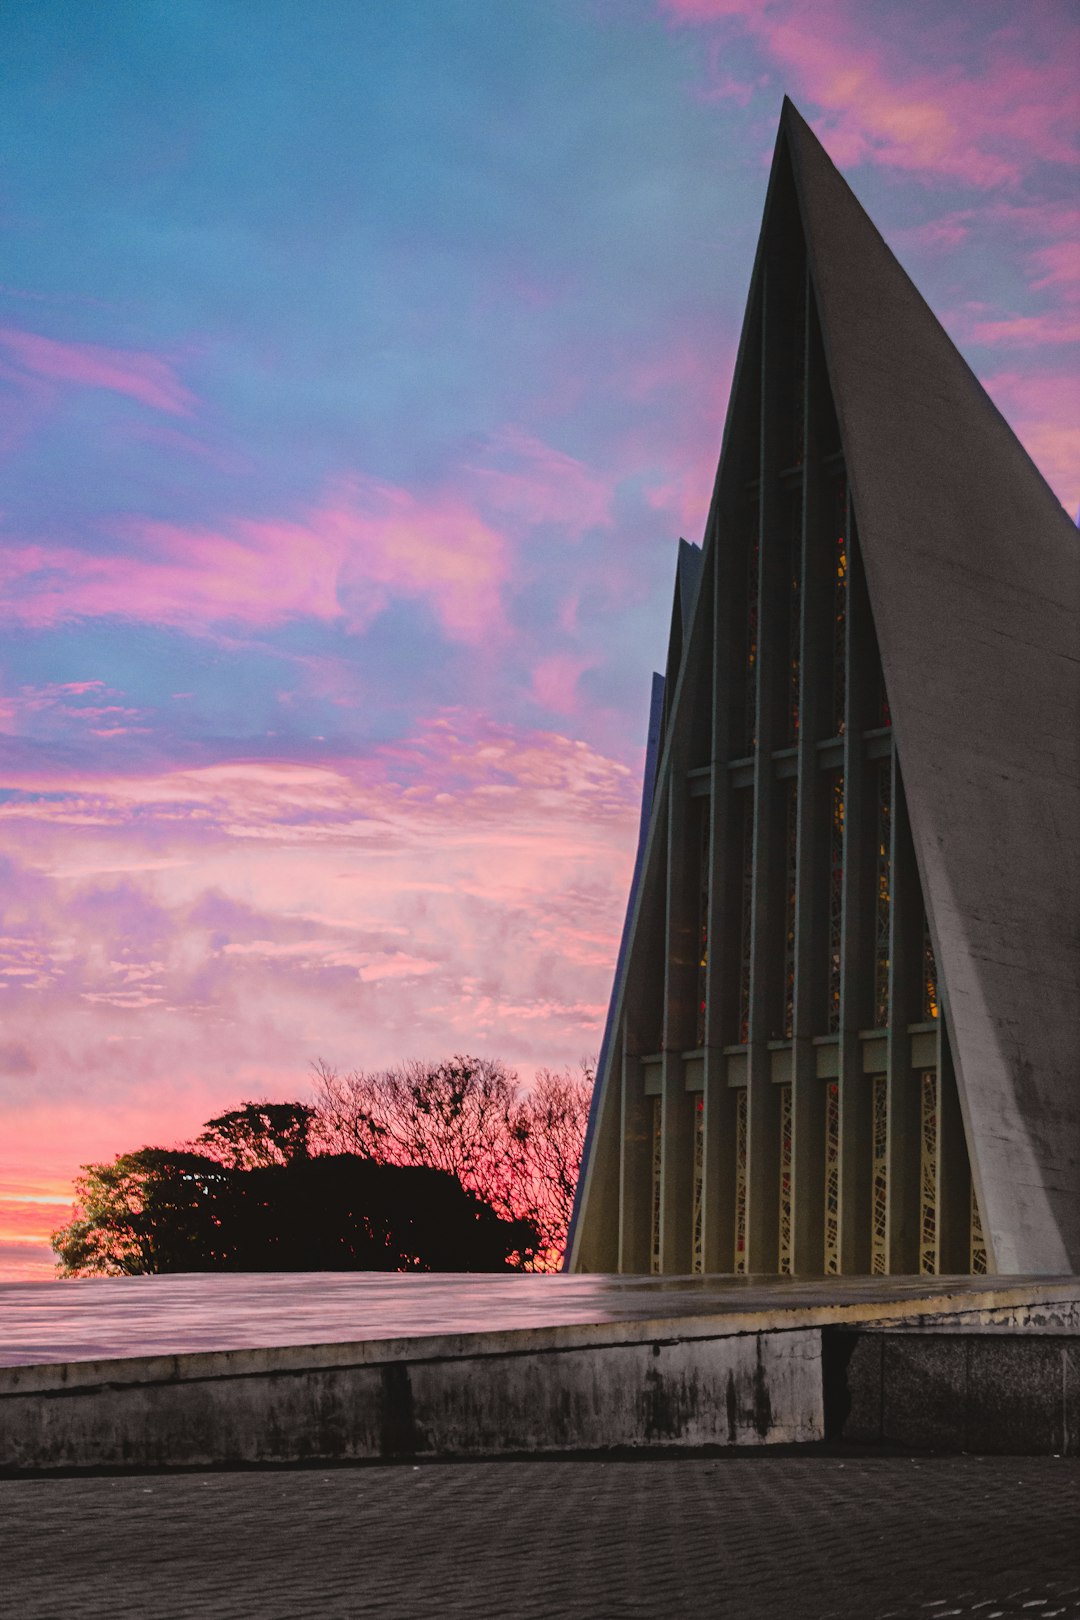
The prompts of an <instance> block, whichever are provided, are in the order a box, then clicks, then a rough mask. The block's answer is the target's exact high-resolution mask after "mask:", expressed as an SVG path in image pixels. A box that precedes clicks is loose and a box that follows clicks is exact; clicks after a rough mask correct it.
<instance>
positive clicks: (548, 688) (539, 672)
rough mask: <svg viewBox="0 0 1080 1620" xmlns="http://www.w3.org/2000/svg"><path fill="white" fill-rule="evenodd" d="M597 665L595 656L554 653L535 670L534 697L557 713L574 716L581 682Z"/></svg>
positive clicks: (533, 676) (533, 674)
mask: <svg viewBox="0 0 1080 1620" xmlns="http://www.w3.org/2000/svg"><path fill="white" fill-rule="evenodd" d="M598 663H599V659H598V657H597V656H596V655H595V654H589V653H569V652H562V653H551V654H550V655H549V656H548V657H546V658H542V659H541V660H540V662H539V663H538V664H537V665H536V666H535V668H534V669H533V673H532V695H533V698H534V699H535V701H536V702H537V703H539V704H542V705H543V707H544V708H545V709H551V710H553V711H554V712H555V713H556V714H574V713H575V712H576V711H577V708H578V690H577V684H578V681H579V680H580V679H581V677H582V675H584V673H585V671H586V670H587V669H594V668H595V667H596V665H597V664H598Z"/></svg>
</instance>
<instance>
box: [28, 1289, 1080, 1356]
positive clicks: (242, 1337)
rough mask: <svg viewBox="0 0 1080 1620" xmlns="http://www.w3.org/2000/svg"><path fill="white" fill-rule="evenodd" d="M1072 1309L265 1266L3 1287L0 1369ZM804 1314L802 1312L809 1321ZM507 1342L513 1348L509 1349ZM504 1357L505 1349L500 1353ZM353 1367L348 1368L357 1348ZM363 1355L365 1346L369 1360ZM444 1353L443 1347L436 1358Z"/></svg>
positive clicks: (862, 1293)
mask: <svg viewBox="0 0 1080 1620" xmlns="http://www.w3.org/2000/svg"><path fill="white" fill-rule="evenodd" d="M1076 1300H1080V1278H1076V1277H1056V1278H1054V1277H1051V1278H1043V1277H1039V1278H1029V1277H1009V1278H1002V1277H991V1278H988V1277H828V1278H826V1277H773V1276H769V1277H753V1276H751V1277H732V1276H707V1277H701V1276H693V1277H635V1276H605V1275H592V1276H581V1275H577V1276H570V1275H566V1274H561V1275H556V1276H535V1275H531V1276H530V1275H522V1274H520V1273H517V1274H503V1275H492V1274H486V1275H478V1274H471V1275H456V1276H455V1275H450V1274H443V1275H417V1274H410V1275H400V1274H397V1273H385V1274H380V1273H376V1272H284V1273H282V1272H263V1273H257V1274H256V1273H249V1274H244V1273H217V1274H214V1275H208V1274H205V1273H204V1274H188V1275H177V1276H166V1277H90V1278H85V1279H82V1280H80V1281H77V1282H50V1283H0V1366H10V1367H17V1366H22V1367H26V1366H31V1365H37V1364H41V1363H49V1362H70V1363H78V1362H86V1361H100V1360H109V1359H117V1358H120V1357H127V1356H136V1357H142V1358H146V1357H152V1356H160V1355H180V1354H187V1353H190V1352H205V1351H212V1350H243V1349H255V1348H258V1347H263V1348H266V1349H286V1348H288V1347H290V1346H304V1347H305V1348H306V1347H309V1346H311V1345H322V1346H328V1345H333V1344H346V1345H352V1346H354V1347H355V1346H356V1345H358V1344H364V1345H375V1344H376V1343H378V1344H380V1345H385V1341H387V1340H391V1339H393V1340H400V1341H402V1342H403V1344H404V1343H405V1341H409V1342H410V1343H411V1341H414V1340H423V1341H425V1343H426V1344H427V1349H426V1350H425V1349H424V1348H423V1346H420V1345H418V1346H417V1347H416V1348H415V1349H410V1348H403V1349H399V1350H397V1351H396V1352H395V1354H397V1355H399V1356H402V1355H403V1356H408V1357H412V1356H415V1355H421V1354H426V1353H436V1351H435V1350H434V1349H433V1348H432V1346H431V1344H430V1341H431V1340H433V1339H436V1338H443V1339H445V1338H448V1337H453V1339H454V1345H453V1350H452V1353H453V1354H463V1353H466V1352H468V1351H469V1350H470V1348H471V1340H472V1339H473V1338H475V1337H476V1336H477V1335H481V1336H482V1337H483V1341H484V1343H485V1344H486V1345H487V1346H488V1347H489V1348H490V1347H491V1346H492V1340H491V1338H490V1335H491V1334H492V1333H493V1332H500V1333H508V1334H517V1333H519V1332H522V1331H527V1332H530V1333H534V1334H537V1333H538V1334H541V1335H542V1337H541V1338H540V1339H537V1340H536V1341H535V1343H536V1344H537V1345H541V1344H542V1345H544V1346H548V1347H558V1346H566V1345H576V1344H579V1343H582V1342H584V1341H583V1339H582V1337H581V1335H582V1333H584V1332H588V1331H590V1330H592V1329H596V1330H597V1337H596V1342H597V1343H601V1342H605V1341H606V1340H607V1339H609V1338H610V1337H611V1335H610V1334H609V1333H607V1332H606V1328H607V1327H608V1326H609V1325H610V1324H612V1323H621V1324H622V1325H623V1332H622V1335H621V1336H622V1337H623V1338H624V1339H628V1338H630V1337H632V1336H633V1335H634V1333H635V1332H636V1334H637V1336H638V1337H640V1338H649V1337H655V1336H657V1335H660V1336H661V1337H664V1336H667V1337H673V1336H682V1337H686V1336H693V1335H696V1334H705V1335H710V1334H713V1335H715V1333H716V1332H717V1325H718V1319H720V1320H721V1321H722V1322H723V1325H724V1328H725V1329H726V1330H727V1331H729V1332H733V1333H734V1332H750V1333H756V1332H766V1331H770V1330H771V1329H773V1328H787V1327H793V1326H809V1325H813V1324H819V1323H826V1322H833V1321H847V1322H851V1321H871V1320H879V1319H888V1318H893V1317H898V1318H902V1319H903V1320H905V1321H909V1320H910V1319H911V1318H912V1317H913V1316H922V1315H925V1314H926V1313H928V1312H945V1313H947V1315H948V1316H949V1318H950V1319H952V1317H953V1316H954V1315H955V1313H956V1311H958V1310H963V1311H965V1312H970V1311H985V1310H990V1309H992V1310H1003V1309H1010V1308H1013V1307H1015V1308H1016V1309H1017V1310H1021V1311H1027V1310H1030V1309H1032V1308H1033V1307H1035V1306H1039V1305H1041V1304H1046V1305H1047V1306H1048V1307H1053V1308H1059V1309H1060V1308H1063V1306H1064V1305H1065V1304H1067V1303H1068V1302H1070V1301H1076ZM806 1312H811V1313H812V1314H811V1315H806V1314H805V1313H806ZM516 1342H517V1341H516V1340H515V1343H516ZM508 1347H509V1345H508ZM350 1353H351V1354H353V1359H355V1354H354V1353H353V1352H350ZM365 1353H367V1352H365ZM443 1353H445V1350H444V1352H443Z"/></svg>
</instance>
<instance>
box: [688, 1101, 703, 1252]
mask: <svg viewBox="0 0 1080 1620" xmlns="http://www.w3.org/2000/svg"><path fill="white" fill-rule="evenodd" d="M704 1181H705V1098H704V1097H703V1096H702V1095H701V1093H700V1092H698V1093H697V1094H696V1095H695V1097H694V1191H693V1204H692V1220H693V1227H692V1236H691V1247H690V1269H691V1271H703V1270H704V1269H705V1249H704V1227H705V1208H704V1204H703V1203H702V1194H703V1191H704Z"/></svg>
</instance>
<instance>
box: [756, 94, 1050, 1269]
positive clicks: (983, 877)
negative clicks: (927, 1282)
mask: <svg viewBox="0 0 1080 1620" xmlns="http://www.w3.org/2000/svg"><path fill="white" fill-rule="evenodd" d="M781 135H782V137H783V138H784V139H785V140H786V142H787V144H788V147H789V150H790V154H791V162H792V170H793V174H794V179H795V189H796V193H797V196H798V201H799V209H800V214H801V219H802V224H803V230H804V233H805V238H806V243H807V250H808V258H809V266H810V277H811V283H812V288H813V295H814V299H815V303H816V306H817V311H818V317H819V320H820V325H821V331H822V337H823V341H824V347H825V355H826V362H827V367H828V373H829V381H830V385H831V391H832V395H833V400H834V403H835V407H836V411H837V416H838V419H839V425H840V433H841V439H842V443H843V448H844V453H845V460H846V464H847V468H848V476H849V480H850V483H851V487H852V493H853V498H854V508H855V513H856V517H857V521H858V529H859V540H860V546H861V551H862V558H863V563H864V567H865V573H866V584H867V589H868V593H869V598H870V604H871V609H872V613H873V620H874V628H875V631H876V635H877V641H878V646H879V649H880V654H881V660H882V665H883V669H884V676H885V682H886V686H887V690H888V694H889V702H890V707H891V712H892V722H893V727H894V731H895V736H896V745H897V750H898V754H899V759H900V764H901V767H902V770H903V776H904V783H905V788H906V793H907V801H908V810H909V814H910V820H911V828H912V835H913V838H914V843H915V851H916V856H917V860H918V865H919V872H920V876H921V881H922V888H923V895H924V899H925V903H926V908H927V914H928V918H929V923H930V929H931V934H932V938H933V944H934V949H935V953H936V956H937V963H938V971H939V974H940V976H941V978H942V980H943V983H944V989H945V992H946V993H945V997H944V1001H945V1010H946V1016H947V1019H948V1027H949V1034H950V1038H951V1043H952V1049H953V1054H954V1058H955V1063H956V1071H957V1082H958V1087H959V1092H960V1100H961V1105H962V1108H963V1112H964V1119H965V1125H966V1131H967V1136H968V1143H969V1148H970V1150H971V1157H972V1161H973V1163H972V1169H973V1174H974V1178H975V1182H976V1186H977V1189H978V1194H979V1200H980V1206H981V1209H982V1212H983V1222H984V1227H986V1228H987V1229H988V1236H989V1238H990V1244H991V1248H992V1251H993V1257H994V1261H995V1263H996V1269H998V1270H999V1271H1004V1272H1021V1273H1023V1272H1033V1273H1037V1272H1043V1273H1052V1272H1056V1271H1062V1270H1073V1271H1075V1270H1078V1269H1080V937H1078V934H1077V929H1076V920H1077V917H1078V916H1080V661H1078V659H1077V655H1076V654H1077V645H1078V628H1077V626H1078V617H1080V547H1078V542H1077V534H1076V530H1075V528H1074V527H1073V525H1072V523H1071V522H1070V520H1069V517H1068V515H1067V514H1066V512H1065V511H1064V509H1063V508H1062V507H1061V505H1060V504H1059V502H1058V501H1057V499H1056V497H1055V496H1054V494H1053V492H1052V491H1051V490H1050V488H1049V487H1048V485H1047V484H1046V482H1045V480H1044V479H1043V477H1042V475H1041V474H1040V473H1039V471H1038V469H1037V468H1036V467H1035V465H1034V464H1033V462H1032V461H1031V459H1030V458H1029V456H1028V455H1027V453H1026V452H1025V450H1024V449H1023V447H1022V445H1021V444H1020V443H1019V441H1018V440H1017V438H1016V436H1015V434H1014V433H1013V432H1012V430H1011V428H1010V427H1009V425H1008V423H1007V422H1005V420H1004V418H1003V417H1002V416H1001V414H1000V413H999V412H998V410H997V409H996V407H995V406H994V404H993V403H992V401H991V400H990V399H989V397H988V396H987V394H986V393H985V391H984V390H983V388H982V387H981V385H980V384H979V382H978V380H977V378H976V377H975V376H974V374H973V373H972V371H971V370H970V368H969V367H968V365H967V364H966V362H965V361H964V360H963V358H962V356H961V355H960V354H959V352H958V351H957V350H956V348H955V346H954V345H953V343H952V341H951V340H950V339H949V337H948V336H947V334H946V333H945V331H944V330H943V328H942V327H941V325H940V323H939V322H938V321H937V319H936V318H935V316H934V315H933V313H932V311H931V310H930V309H929V307H928V306H927V304H926V303H925V301H924V300H923V299H922V297H921V296H920V294H919V293H918V291H917V289H916V288H915V286H914V285H913V283H912V282H911V280H910V278H909V277H908V276H907V274H906V273H905V271H904V270H903V269H902V268H901V266H900V265H899V263H898V262H897V260H896V259H895V257H894V256H893V254H892V253H891V252H890V251H889V249H888V247H887V246H886V245H885V243H884V241H883V240H882V238H881V236H880V234H879V233H878V231H877V230H876V228H875V227H874V225H873V224H872V222H871V221H870V219H869V218H868V216H867V215H866V213H865V212H864V210H863V208H862V207H861V205H860V204H859V202H858V201H857V199H856V197H855V195H854V193H853V192H852V191H851V189H850V187H849V186H848V185H847V183H846V181H845V180H844V179H843V178H842V177H841V175H840V174H839V173H838V172H837V170H836V168H835V167H834V165H833V164H832V162H831V161H830V159H829V158H828V156H827V154H826V153H825V151H824V149H823V148H822V146H821V144H820V142H819V141H818V140H817V139H816V137H815V136H814V135H813V133H812V132H811V130H810V129H809V127H808V126H807V124H806V123H805V122H804V120H803V119H802V118H801V117H800V116H799V114H798V113H797V112H796V110H795V108H794V107H793V106H792V105H791V103H790V102H787V103H785V107H784V112H783V116H782V121H781Z"/></svg>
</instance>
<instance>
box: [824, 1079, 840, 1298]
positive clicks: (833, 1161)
mask: <svg viewBox="0 0 1080 1620" xmlns="http://www.w3.org/2000/svg"><path fill="white" fill-rule="evenodd" d="M839 1270H840V1085H839V1082H838V1081H836V1080H830V1081H829V1082H828V1084H827V1085H826V1087H825V1272H826V1274H827V1275H828V1276H832V1277H835V1276H836V1275H837V1273H838V1272H839Z"/></svg>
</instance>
